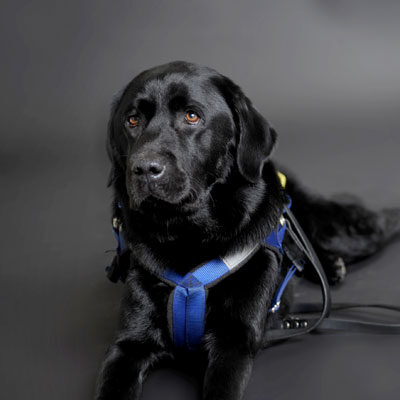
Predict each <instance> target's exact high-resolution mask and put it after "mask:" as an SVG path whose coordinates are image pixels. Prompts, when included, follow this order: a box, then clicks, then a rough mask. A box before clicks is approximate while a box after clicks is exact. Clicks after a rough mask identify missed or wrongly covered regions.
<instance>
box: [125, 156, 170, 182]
mask: <svg viewBox="0 0 400 400" xmlns="http://www.w3.org/2000/svg"><path fill="white" fill-rule="evenodd" d="M164 171H165V165H164V164H162V163H161V162H160V161H157V160H140V161H139V162H137V163H136V164H135V165H134V167H133V172H134V174H135V175H142V176H145V177H147V178H149V179H157V178H160V177H161V176H162V175H163V174H164Z"/></svg>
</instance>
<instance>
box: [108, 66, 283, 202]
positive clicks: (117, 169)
mask: <svg viewBox="0 0 400 400" xmlns="http://www.w3.org/2000/svg"><path fill="white" fill-rule="evenodd" d="M275 142H276V133H275V131H274V130H273V129H271V127H270V126H269V124H268V123H267V121H266V120H265V119H264V118H263V117H262V116H261V115H260V114H259V113H258V112H257V111H256V110H255V108H254V107H253V106H252V104H251V102H250V100H249V99H248V98H247V97H246V96H245V95H244V94H243V92H242V91H241V89H240V88H239V87H238V86H237V85H235V84H234V83H233V82H232V81H231V80H229V79H228V78H226V77H224V76H223V75H221V74H219V73H217V72H216V71H214V70H212V69H210V68H206V67H202V66H198V65H196V64H191V63H187V62H173V63H169V64H165V65H162V66H159V67H155V68H152V69H150V70H147V71H144V72H142V73H141V74H140V75H138V76H137V77H136V78H134V79H133V80H132V81H131V82H130V83H129V84H128V86H127V87H126V88H125V89H124V91H123V92H122V94H121V95H120V96H119V98H118V99H117V100H116V101H115V103H114V105H113V108H112V113H111V119H110V123H109V136H108V152H109V155H110V158H111V160H112V163H113V172H112V175H111V179H112V180H117V179H119V180H121V181H123V182H124V185H125V188H126V192H127V195H128V196H129V200H130V207H131V208H133V209H139V208H140V206H141V205H142V203H143V202H154V201H155V202H158V203H159V202H163V203H167V204H169V205H183V204H191V203H201V202H202V201H204V200H205V199H206V198H207V196H208V195H209V193H210V191H211V188H212V187H213V185H214V184H215V183H217V182H224V181H225V180H226V179H227V177H228V176H229V174H230V173H231V171H232V170H233V169H234V168H236V169H237V170H238V171H239V172H240V174H241V175H242V176H243V178H244V179H245V180H246V181H247V182H249V183H256V182H257V181H258V180H259V179H260V177H261V173H262V168H263V165H264V163H265V161H266V160H267V158H268V157H269V155H270V153H271V151H272V149H273V147H274V144H275Z"/></svg>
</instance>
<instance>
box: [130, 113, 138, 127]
mask: <svg viewBox="0 0 400 400" xmlns="http://www.w3.org/2000/svg"><path fill="white" fill-rule="evenodd" d="M138 123H139V118H138V117H136V116H135V115H131V116H130V117H129V118H128V124H129V126H136V125H137V124H138Z"/></svg>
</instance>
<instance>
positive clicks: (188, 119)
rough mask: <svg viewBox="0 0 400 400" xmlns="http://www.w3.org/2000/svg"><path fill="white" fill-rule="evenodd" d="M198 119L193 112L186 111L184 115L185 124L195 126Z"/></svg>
mask: <svg viewBox="0 0 400 400" xmlns="http://www.w3.org/2000/svg"><path fill="white" fill-rule="evenodd" d="M199 119H200V118H199V116H198V115H197V114H196V113H195V112H193V111H188V112H187V113H186V114H185V120H186V122H189V124H197V123H198V122H199Z"/></svg>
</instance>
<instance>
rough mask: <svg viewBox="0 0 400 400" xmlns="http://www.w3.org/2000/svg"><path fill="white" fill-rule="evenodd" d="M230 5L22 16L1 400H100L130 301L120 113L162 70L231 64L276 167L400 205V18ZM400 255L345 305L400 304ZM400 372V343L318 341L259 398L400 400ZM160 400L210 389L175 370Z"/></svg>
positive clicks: (13, 76) (40, 6)
mask: <svg viewBox="0 0 400 400" xmlns="http://www.w3.org/2000/svg"><path fill="white" fill-rule="evenodd" d="M200 4H202V5H200ZM229 4H230V3H228V2H225V1H221V2H207V3H204V4H203V3H199V2H198V3H195V2H193V3H192V2H178V1H174V2H172V1H171V2H168V5H167V3H165V5H160V4H159V2H157V3H156V2H154V3H153V2H151V1H150V2H146V3H144V2H143V4H142V3H140V2H137V3H129V2H120V3H118V5H116V3H113V4H111V3H107V2H102V1H96V2H92V4H91V5H89V3H86V2H85V3H81V2H76V3H74V2H68V4H67V3H66V4H64V5H62V6H59V5H56V4H55V3H53V2H46V1H42V2H35V4H33V3H29V2H26V4H25V5H21V4H16V3H13V2H9V4H5V5H4V7H3V9H4V11H5V12H4V13H2V27H3V28H2V29H3V34H2V35H1V41H2V43H1V44H2V48H3V47H4V51H2V54H3V55H7V57H5V58H4V59H3V60H2V64H3V67H4V72H2V76H1V79H2V82H1V87H2V99H1V110H2V117H1V119H0V124H1V140H2V145H1V148H0V171H1V187H2V188H3V190H2V196H1V202H2V204H1V207H0V220H1V222H2V227H3V229H2V237H1V241H0V243H1V248H2V252H1V253H2V255H1V271H0V274H1V280H0V285H1V288H0V300H1V301H0V309H1V329H0V337H1V343H2V349H1V357H0V381H1V383H0V387H1V396H0V397H1V398H4V399H26V398H30V399H41V400H43V399H57V400H63V399H66V400H67V399H68V400H70V399H77V400H78V399H79V400H80V399H82V400H83V399H90V398H91V396H92V393H93V387H94V382H95V378H96V374H97V371H98V368H99V365H100V362H101V360H102V358H103V355H104V351H105V349H106V347H107V344H108V343H109V342H110V340H111V338H112V333H113V330H114V328H115V325H116V319H117V314H118V306H119V298H120V294H121V286H119V285H114V284H111V283H110V282H108V281H107V280H106V277H105V275H104V266H105V265H106V264H107V263H108V261H109V260H110V257H111V256H110V255H109V254H105V253H104V250H106V249H110V248H113V247H114V239H113V236H112V233H111V229H110V226H109V219H110V215H109V203H110V198H111V193H110V192H109V191H108V190H107V188H106V177H107V173H108V161H107V159H106V156H105V151H104V138H105V131H106V123H107V114H108V108H109V103H110V101H111V98H112V96H113V93H115V92H116V91H117V90H118V89H120V88H121V86H122V85H123V84H124V83H126V81H127V80H128V79H129V78H130V77H132V76H133V75H135V74H136V73H138V72H140V70H141V69H143V68H145V67H149V66H152V65H154V64H159V63H162V62H166V61H169V60H172V59H187V60H193V61H197V62H201V63H203V64H208V65H210V66H214V67H216V68H217V69H218V70H220V71H221V72H223V73H225V74H227V75H229V76H231V77H232V78H233V79H234V80H236V81H237V82H238V83H239V84H240V85H242V86H243V88H244V89H245V91H246V92H247V93H248V95H249V97H250V98H252V99H253V100H254V102H255V104H256V105H257V106H258V108H259V109H260V110H261V111H262V112H263V113H264V114H265V115H266V116H267V117H268V118H269V120H270V121H271V122H272V123H273V124H274V126H275V127H276V129H277V130H278V132H279V134H280V145H279V148H278V150H277V152H276V153H275V159H276V160H278V161H279V162H280V163H282V164H284V165H287V166H289V167H290V168H291V169H292V170H293V171H294V172H295V173H296V174H297V176H298V177H299V178H301V180H302V181H303V182H304V184H305V185H306V186H307V187H309V188H310V189H312V190H314V191H318V192H320V193H321V194H324V195H332V194H334V193H341V192H351V193H354V194H356V195H358V196H360V197H362V198H363V199H364V201H365V203H366V204H367V205H369V206H370V207H372V208H380V207H384V206H400V177H399V173H398V171H399V167H400V163H399V159H398V153H399V149H400V136H399V131H400V119H399V111H400V107H399V105H400V83H399V82H400V81H399V80H398V71H399V70H400V48H399V46H400V44H399V43H400V42H399V41H398V35H399V33H400V29H399V26H398V24H397V22H396V21H398V16H399V11H400V9H399V7H398V5H397V3H396V2H390V1H383V2H380V4H381V6H380V7H378V6H376V5H374V3H373V2H365V4H364V5H361V2H358V1H356V0H352V1H347V2H337V3H335V5H334V6H333V5H332V4H331V2H325V1H303V2H292V3H291V4H288V2H280V3H279V4H280V5H277V4H276V3H275V2H257V4H254V7H251V8H250V7H249V6H248V5H245V4H244V3H243V4H242V5H240V6H239V5H236V6H230V5H229ZM399 250H400V242H396V243H393V244H392V245H390V246H389V247H388V248H387V249H386V250H385V251H384V252H383V253H381V254H379V255H377V256H376V257H374V258H373V259H371V260H369V261H368V262H365V263H362V264H360V265H356V266H354V267H353V268H352V271H351V274H350V276H349V277H348V279H347V280H346V281H345V283H344V284H343V285H342V286H341V287H340V288H337V289H334V291H333V297H334V300H335V301H358V302H387V303H396V304H400V291H399V286H400V285H399V279H400V271H399V258H398V253H399ZM314 292H316V289H315V288H314V287H313V286H312V285H311V284H304V283H300V284H299V288H298V291H297V293H298V294H299V296H302V295H310V293H312V294H313V295H315V297H316V293H314ZM316 298H317V297H316ZM399 359H400V338H399V337H394V336H380V335H361V334H355V333H336V334H332V333H325V334H318V335H312V336H308V337H304V338H301V339H298V340H293V341H290V342H287V343H285V344H283V345H279V346H276V347H273V348H270V349H268V350H266V351H264V352H262V353H261V354H260V355H259V357H258V358H257V360H256V363H255V368H254V373H253V377H252V379H251V382H250V385H249V388H248V391H247V393H246V396H245V399H246V400H250V399H257V400H259V399H282V400H284V399H292V398H300V399H316V400H320V399H326V400H330V399H332V400H333V399H337V398H341V399H371V400H372V399H377V398H381V397H386V398H388V399H393V398H397V397H398V393H399V390H400V380H399V375H400V366H399V365H400V364H399ZM295 396H296V397H295ZM156 398H163V399H176V400H177V399H191V398H193V399H195V398H196V385H195V383H194V382H193V381H192V380H191V378H190V377H188V376H183V375H182V374H181V373H177V372H176V371H174V370H160V371H157V372H155V373H154V374H153V375H152V376H151V377H150V378H149V380H148V382H147V383H146V385H145V390H144V399H148V400H150V399H156Z"/></svg>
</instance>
